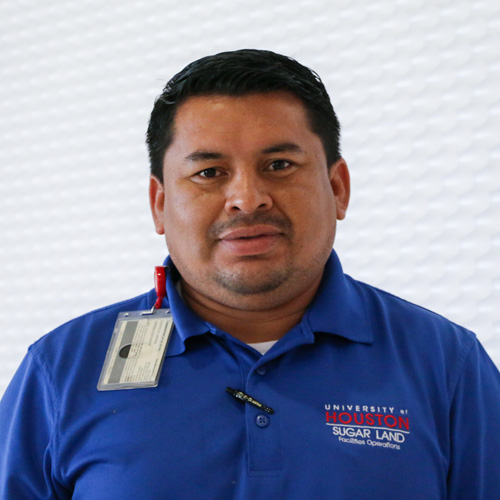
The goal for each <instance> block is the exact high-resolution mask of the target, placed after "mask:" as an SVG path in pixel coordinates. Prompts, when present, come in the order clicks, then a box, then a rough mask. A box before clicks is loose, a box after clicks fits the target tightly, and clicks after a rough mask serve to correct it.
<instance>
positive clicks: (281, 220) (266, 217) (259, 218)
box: [208, 212, 294, 240]
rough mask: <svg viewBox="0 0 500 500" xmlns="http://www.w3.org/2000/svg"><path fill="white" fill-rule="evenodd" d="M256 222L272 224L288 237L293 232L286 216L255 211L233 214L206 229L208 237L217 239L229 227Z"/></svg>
mask: <svg viewBox="0 0 500 500" xmlns="http://www.w3.org/2000/svg"><path fill="white" fill-rule="evenodd" d="M257 224H268V225H270V226H273V227H275V228H277V229H279V230H280V231H281V232H283V233H284V234H285V235H286V236H289V237H291V236H293V234H294V230H293V225H292V223H291V221H290V219H289V218H288V217H286V216H284V215H280V214H268V213H266V212H255V213H253V214H241V215H235V216H233V217H232V218H231V219H230V220H227V221H221V222H215V223H214V224H212V226H210V229H209V230H208V237H209V238H210V239H212V240H218V239H219V236H220V235H221V234H222V233H224V232H225V231H227V230H229V229H236V228H241V227H249V226H255V225H257Z"/></svg>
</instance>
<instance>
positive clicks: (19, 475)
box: [0, 351, 71, 500]
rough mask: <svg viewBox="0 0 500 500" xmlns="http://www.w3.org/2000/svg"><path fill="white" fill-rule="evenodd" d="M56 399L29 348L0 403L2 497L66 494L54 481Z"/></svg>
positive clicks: (16, 499) (21, 499)
mask: <svg viewBox="0 0 500 500" xmlns="http://www.w3.org/2000/svg"><path fill="white" fill-rule="evenodd" d="M56 408H57V401H56V398H55V394H54V390H53V388H52V387H51V384H50V380H49V379H48V377H47V376H46V373H44V370H43V365H42V364H41V363H40V362H39V360H38V359H37V358H36V355H35V354H34V353H33V352H32V351H29V352H28V354H27V355H26V357H25V359H24V360H23V362H22V364H21V366H20V367H19V369H18V371H17V372H16V374H15V376H14V378H13V379H12V381H11V383H10V385H9V387H8V388H7V391H6V392H5V394H4V396H3V398H2V400H1V402H0V450H1V453H0V498H2V500H39V499H40V500H41V499H44V500H47V499H65V498H71V497H70V496H64V494H63V495H61V492H59V491H57V489H56V487H55V486H54V481H53V460H54V443H53V439H54V426H55V420H56Z"/></svg>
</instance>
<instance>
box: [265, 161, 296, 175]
mask: <svg viewBox="0 0 500 500" xmlns="http://www.w3.org/2000/svg"><path fill="white" fill-rule="evenodd" d="M290 166H291V162H289V161H286V160H274V161H273V162H272V163H271V164H270V165H269V167H267V168H268V169H269V170H272V171H274V172H277V171H279V170H285V169H286V168H288V167H290Z"/></svg>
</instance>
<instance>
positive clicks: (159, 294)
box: [154, 266, 167, 309]
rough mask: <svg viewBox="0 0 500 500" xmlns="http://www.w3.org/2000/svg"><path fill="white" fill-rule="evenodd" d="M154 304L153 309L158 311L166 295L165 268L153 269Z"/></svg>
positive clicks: (157, 267)
mask: <svg viewBox="0 0 500 500" xmlns="http://www.w3.org/2000/svg"><path fill="white" fill-rule="evenodd" d="M155 289H156V302H155V305H154V309H160V308H161V303H162V302H163V299H164V298H165V296H166V295H167V271H166V267H165V266H156V267H155Z"/></svg>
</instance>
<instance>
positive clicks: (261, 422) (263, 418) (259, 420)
mask: <svg viewBox="0 0 500 500" xmlns="http://www.w3.org/2000/svg"><path fill="white" fill-rule="evenodd" d="M270 422H271V419H270V418H269V417H268V416H267V415H264V414H260V415H257V417H256V418H255V423H256V424H257V425H258V426H259V427H267V426H268V425H269V424H270Z"/></svg>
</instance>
